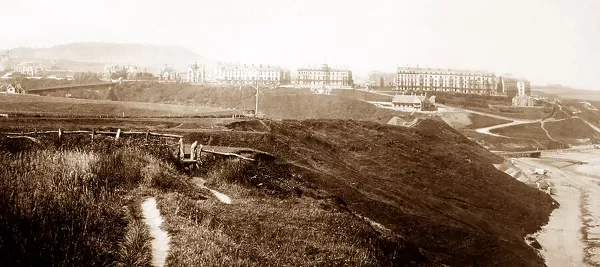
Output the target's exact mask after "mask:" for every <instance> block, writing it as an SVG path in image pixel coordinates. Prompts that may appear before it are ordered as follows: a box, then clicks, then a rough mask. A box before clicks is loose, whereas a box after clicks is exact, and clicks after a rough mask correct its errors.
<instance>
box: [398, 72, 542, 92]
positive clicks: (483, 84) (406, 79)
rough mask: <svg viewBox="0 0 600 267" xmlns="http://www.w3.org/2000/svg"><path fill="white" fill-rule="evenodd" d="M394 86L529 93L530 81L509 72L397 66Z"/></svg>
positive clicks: (403, 88)
mask: <svg viewBox="0 0 600 267" xmlns="http://www.w3.org/2000/svg"><path fill="white" fill-rule="evenodd" d="M396 88H397V89H398V90H408V91H441V92H457V93H465V94H485V95H492V94H498V95H506V96H508V97H509V98H512V97H514V96H517V95H531V85H530V82H529V81H528V80H527V79H525V78H517V77H513V76H512V75H510V74H506V75H502V76H496V75H495V74H494V73H491V72H487V71H480V70H457V69H432V68H419V67H416V68H412V67H399V68H398V71H397V76H396Z"/></svg>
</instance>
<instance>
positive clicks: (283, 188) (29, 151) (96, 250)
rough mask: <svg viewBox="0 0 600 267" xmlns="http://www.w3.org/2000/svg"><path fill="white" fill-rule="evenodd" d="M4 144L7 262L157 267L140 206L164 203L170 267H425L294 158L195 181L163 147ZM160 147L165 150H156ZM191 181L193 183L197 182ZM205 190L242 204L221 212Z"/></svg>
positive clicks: (80, 139) (2, 206)
mask: <svg viewBox="0 0 600 267" xmlns="http://www.w3.org/2000/svg"><path fill="white" fill-rule="evenodd" d="M38 139H39V140H40V141H41V144H40V145H35V144H34V143H29V141H27V140H20V139H17V140H13V139H4V138H0V166H1V167H2V168H1V169H0V196H1V197H2V198H3V201H2V203H0V222H1V223H0V256H1V257H2V259H3V263H4V264H6V265H7V266H150V265H149V262H150V245H149V242H150V236H149V233H148V230H147V229H146V226H145V225H144V224H143V221H142V219H141V212H140V203H141V200H142V199H143V198H145V197H149V196H153V197H155V198H156V199H157V200H158V206H159V208H160V209H161V215H162V216H163V217H164V223H163V226H162V227H164V229H166V230H167V231H168V232H169V235H170V236H171V240H172V244H171V245H172V247H171V248H170V252H169V255H168V258H167V265H169V266H267V265H276V266H299V265H300V266H308V265H315V264H317V265H350V266H405V265H412V266H427V265H428V264H427V261H426V259H425V258H423V257H422V256H420V253H419V251H418V250H417V248H416V247H415V246H410V244H404V243H402V242H400V241H398V240H397V239H396V238H394V237H391V236H388V235H387V234H386V233H385V231H384V230H381V229H379V228H376V227H374V226H373V225H371V224H369V223H368V222H366V221H365V220H363V219H362V218H359V217H357V216H355V215H354V214H352V213H351V212H349V211H348V210H347V209H346V208H345V207H344V205H343V203H340V202H339V201H338V200H337V199H336V198H333V197H332V196H330V195H328V194H325V193H323V192H321V191H320V190H319V189H317V188H309V187H307V186H306V185H305V184H303V183H302V180H301V178H300V177H302V176H305V175H307V174H306V171H305V170H303V169H302V168H298V167H295V166H293V165H290V164H286V163H284V162H278V161H273V160H272V159H271V160H260V161H255V162H247V161H239V160H238V159H216V160H215V159H213V160H211V159H207V158H205V159H204V161H203V168H202V169H201V170H200V171H192V172H188V173H187V174H186V173H185V172H184V170H183V169H182V168H181V166H179V165H178V164H177V162H176V161H174V160H173V158H172V157H171V156H169V155H170V152H172V151H170V148H169V146H162V145H160V146H159V144H164V140H150V141H151V142H150V146H148V147H149V148H150V149H148V150H147V149H136V148H134V147H144V146H141V143H140V141H141V140H136V139H131V138H121V139H120V140H119V142H115V141H114V140H113V139H112V138H109V137H106V138H105V139H103V138H100V137H98V138H97V139H96V140H95V142H94V143H92V142H91V141H90V139H89V138H86V136H75V135H72V136H65V137H63V139H62V141H61V142H58V140H57V139H56V138H55V137H54V136H41V137H38ZM155 141H156V143H154V142H155ZM188 174H189V175H193V176H192V177H191V176H188ZM200 179H203V180H205V181H206V183H205V185H207V186H209V187H211V188H215V189H218V190H219V191H221V192H224V193H226V194H228V195H229V196H231V197H232V198H233V199H234V202H233V204H232V205H223V204H221V203H219V202H217V201H216V200H215V199H214V198H212V196H211V194H210V192H208V190H206V189H203V188H202V187H200V186H198V184H197V181H198V180H200Z"/></svg>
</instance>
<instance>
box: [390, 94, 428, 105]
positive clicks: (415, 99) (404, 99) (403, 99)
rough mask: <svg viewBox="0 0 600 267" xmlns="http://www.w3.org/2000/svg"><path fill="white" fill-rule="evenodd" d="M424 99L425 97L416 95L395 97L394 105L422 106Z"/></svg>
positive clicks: (393, 99)
mask: <svg viewBox="0 0 600 267" xmlns="http://www.w3.org/2000/svg"><path fill="white" fill-rule="evenodd" d="M424 98H425V97H423V98H421V97H419V96H416V95H395V96H394V98H392V103H410V104H421V102H423V99H424Z"/></svg>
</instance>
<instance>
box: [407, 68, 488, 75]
mask: <svg viewBox="0 0 600 267" xmlns="http://www.w3.org/2000/svg"><path fill="white" fill-rule="evenodd" d="M398 72H416V73H421V72H429V73H443V74H459V73H460V74H479V75H486V76H494V75H495V74H494V73H493V72H489V71H485V70H461V69H442V68H421V67H398Z"/></svg>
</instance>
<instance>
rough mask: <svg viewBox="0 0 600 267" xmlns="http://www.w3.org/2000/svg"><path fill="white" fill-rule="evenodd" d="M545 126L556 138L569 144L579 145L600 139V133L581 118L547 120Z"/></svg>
mask: <svg viewBox="0 0 600 267" xmlns="http://www.w3.org/2000/svg"><path fill="white" fill-rule="evenodd" d="M545 127H546V129H547V130H548V132H549V133H550V135H551V136H552V137H553V138H554V139H557V140H560V141H562V142H565V143H568V144H573V145H577V144H582V143H587V142H590V141H591V142H594V143H597V142H598V141H600V133H598V132H596V131H595V130H594V129H592V128H591V127H590V126H589V125H588V124H586V123H585V122H583V121H582V120H581V118H571V119H566V120H561V121H556V122H547V123H546V125H545ZM585 140H589V141H585Z"/></svg>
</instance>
